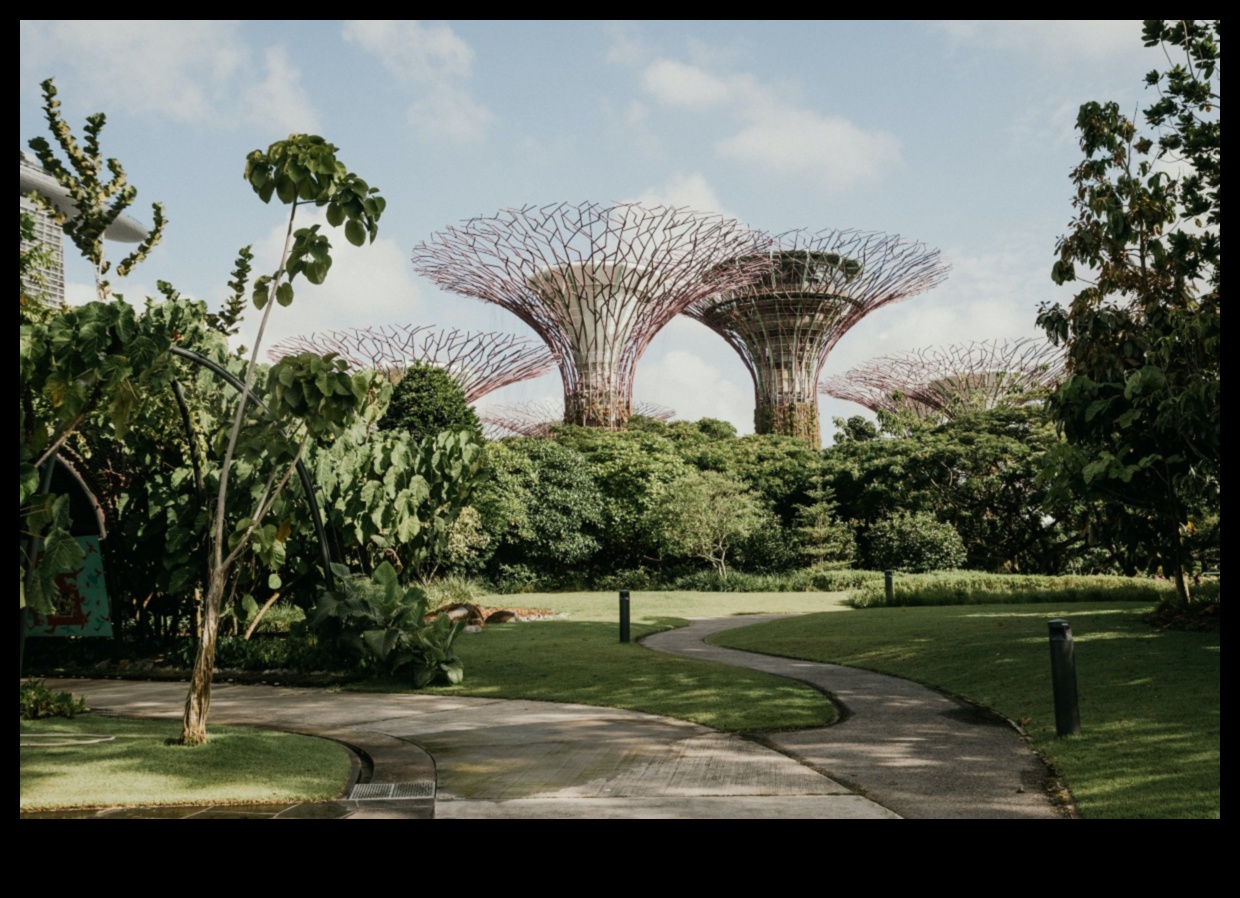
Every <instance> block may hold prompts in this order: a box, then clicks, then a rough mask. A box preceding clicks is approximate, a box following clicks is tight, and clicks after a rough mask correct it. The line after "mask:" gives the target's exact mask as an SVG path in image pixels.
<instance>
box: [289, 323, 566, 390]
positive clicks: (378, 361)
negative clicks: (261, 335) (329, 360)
mask: <svg viewBox="0 0 1240 898" xmlns="http://www.w3.org/2000/svg"><path fill="white" fill-rule="evenodd" d="M301 352H312V353H314V354H315V355H324V354H326V353H329V352H334V353H336V355H338V356H340V358H341V359H343V360H344V361H345V362H346V363H347V364H348V366H349V367H350V368H352V369H353V370H355V371H358V370H372V369H373V370H375V371H384V372H387V373H388V375H389V377H390V378H391V379H392V380H393V381H398V380H399V379H400V376H401V375H402V374H403V373H404V371H405V369H406V368H408V367H409V366H410V365H412V364H415V363H419V362H420V363H424V364H428V365H434V366H435V367H437V368H442V369H443V370H444V371H446V372H447V373H448V375H449V376H450V377H451V378H452V379H453V380H455V381H456V382H457V383H458V384H460V385H461V389H462V390H464V391H465V401H466V402H470V403H472V402H474V401H476V400H478V399H480V398H481V397H483V396H485V395H486V394H487V393H490V392H491V391H492V390H498V389H499V388H500V387H504V386H507V385H508V384H515V383H517V382H519V381H523V380H529V379H530V378H533V377H538V376H540V375H542V374H546V373H547V372H548V371H550V370H551V369H552V368H553V367H555V357H554V356H553V355H552V354H551V353H550V351H548V350H547V348H546V347H545V346H541V345H539V344H538V343H536V342H535V341H533V340H527V339H525V338H524V337H517V336H513V335H512V334H500V333H490V332H487V331H461V330H457V329H456V328H452V329H451V330H441V329H439V328H436V327H434V326H433V325H414V324H404V325H400V324H391V325H387V326H384V327H378V328H373V327H368V328H355V329H353V330H345V331H335V330H333V331H324V332H322V333H313V334H310V335H308V336H303V337H290V338H289V339H287V340H283V341H281V342H279V343H277V344H276V345H275V346H273V347H272V348H271V349H269V350H268V351H267V355H268V356H269V357H270V358H271V360H272V361H273V362H276V361H279V360H280V359H282V358H284V357H285V356H286V355H296V354H297V353H301Z"/></svg>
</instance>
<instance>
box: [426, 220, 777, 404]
mask: <svg viewBox="0 0 1240 898" xmlns="http://www.w3.org/2000/svg"><path fill="white" fill-rule="evenodd" d="M768 246H769V238H767V237H766V236H765V235H763V234H761V233H759V232H757V231H753V230H751V229H749V228H746V227H744V226H743V225H741V224H740V223H738V222H735V221H732V220H730V219H726V218H723V217H720V216H717V215H706V214H700V213H695V212H690V211H688V210H685V209H677V208H672V207H668V206H643V205H640V204H637V203H621V204H617V205H612V206H604V205H599V204H595V203H584V204H580V205H572V204H568V203H561V204H558V205H550V206H542V207H533V206H527V207H525V208H522V209H507V210H504V211H501V212H499V213H498V214H496V215H494V216H492V217H489V218H475V219H473V220H471V221H468V222H466V223H465V224H463V225H462V226H460V227H450V228H448V229H447V230H446V231H444V232H442V233H439V234H436V235H435V236H434V237H432V238H431V240H430V241H428V242H426V243H422V244H420V245H419V246H417V247H415V249H414V252H413V262H414V267H415V268H416V269H417V270H418V271H419V272H420V273H421V274H423V275H425V276H426V277H428V278H430V279H431V280H433V281H434V282H435V283H437V284H438V285H440V286H441V287H444V288H446V289H448V290H452V291H453V292H456V293H461V294H464V295H466V296H473V297H476V298H477V299H481V300H484V301H486V302H491V303H495V304H496V305H499V306H502V307H503V308H505V309H507V310H508V311H510V312H512V313H513V314H515V315H516V316H517V317H518V318H520V319H521V320H522V321H524V322H525V323H526V324H528V325H529V326H530V327H531V328H533V329H534V331H535V332H536V333H537V334H538V335H539V336H540V337H542V339H543V340H544V341H545V342H546V344H547V346H548V347H550V349H551V352H552V354H554V355H555V356H556V357H557V359H558V362H559V365H560V373H561V375H562V376H563V379H564V421H565V423H569V424H583V425H587V426H596V427H607V428H619V427H622V426H623V425H624V422H625V421H626V420H627V419H628V418H629V416H630V415H631V414H632V413H633V409H632V391H633V375H634V371H635V368H636V365H637V361H638V359H640V358H641V356H642V353H643V352H645V350H646V347H647V346H649V345H650V341H651V340H652V339H653V338H654V336H655V334H657V333H658V332H659V330H660V329H661V328H662V327H663V326H664V325H665V324H667V323H668V322H669V321H670V320H671V319H672V318H674V317H675V316H676V315H678V314H679V313H680V312H682V311H683V310H684V309H685V308H686V307H687V306H688V305H689V304H690V303H692V302H694V301H696V300H699V299H701V298H703V297H705V296H708V295H711V294H714V293H719V292H721V291H727V290H735V289H738V288H740V287H742V286H744V285H745V284H748V283H750V282H751V281H753V280H754V279H755V278H756V277H757V275H758V271H759V266H758V265H757V264H755V261H754V260H755V259H756V254H758V253H761V252H764V251H765V250H766V249H767V248H768ZM729 259H732V260H737V259H741V260H750V261H741V262H739V263H735V264H732V265H730V266H729V265H724V263H725V262H726V261H727V260H729Z"/></svg>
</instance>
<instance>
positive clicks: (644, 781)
mask: <svg viewBox="0 0 1240 898" xmlns="http://www.w3.org/2000/svg"><path fill="white" fill-rule="evenodd" d="M763 619H765V618H763V617H755V616H745V617H731V618H723V619H716V620H702V621H695V622H694V623H693V625H692V626H690V627H687V628H684V629H681V630H675V631H670V632H667V633H662V634H658V635H657V636H654V637H650V638H649V639H647V640H646V642H645V644H646V645H647V646H648V647H650V648H652V649H656V650H659V651H668V652H672V653H675V654H683V655H687V656H690V657H698V658H705V659H709V660H712V661H721V662H723V663H729V664H739V665H740V666H745V667H753V668H756V669H759V670H766V671H769V672H772V673H778V674H782V675H784V676H790V677H793V678H795V679H799V680H804V681H806V682H808V683H811V684H812V685H814V686H816V687H818V688H820V689H824V690H825V691H827V692H828V693H830V694H831V695H832V696H833V697H834V698H835V699H836V700H837V701H839V702H840V703H841V704H842V705H843V707H844V710H845V714H846V716H845V719H844V720H843V722H841V723H839V724H837V725H835V726H832V727H827V728H823V729H817V730H803V731H797V732H793V733H779V734H767V735H764V736H762V737H754V738H747V737H745V736H742V735H739V734H727V733H718V732H715V731H713V730H710V729H707V728H705V727H701V726H698V725H696V724H692V723H687V722H684V721H678V720H671V719H669V718H664V717H656V716H654V715H650V714H640V713H637V712H632V711H621V710H616V709H612V708H596V707H589V706H584V705H568V704H554V703H548V702H530V701H506V700H498V699H482V698H449V697H442V696H428V695H369V694H361V693H337V692H327V691H325V690H312V689H293V688H281V687H269V686H236V685H229V684H220V685H217V686H216V687H215V688H214V690H213V697H212V704H211V722H212V723H215V724H239V725H252V726H266V727H273V728H276V729H281V730H289V731H293V732H301V733H308V734H312V735H317V736H322V737H326V738H332V739H336V740H337V741H340V742H343V743H345V744H346V745H349V746H350V747H352V748H353V749H354V753H355V757H356V758H357V759H358V761H357V764H356V770H355V775H354V777H353V778H352V782H351V784H350V787H349V789H348V790H347V795H346V797H345V798H343V799H341V800H339V801H335V802H327V803H324V804H302V805H289V804H279V805H271V806H264V807H247V808H182V809H126V810H123V811H122V810H117V809H112V810H106V811H100V812H91V815H92V816H108V817H111V816H128V817H135V816H138V817H146V816H159V817H188V816H194V817H204V816H205V817H241V816H263V817H277V818H288V817H302V818H304V817H318V818H333V817H334V818H340V817H349V818H376V817H381V818H395V817H400V818H429V817H432V816H433V817H437V818H474V817H477V818H496V817H511V818H534V817H579V818H601V817H627V818H634V817H642V818H656V817H669V818H708V817H721V818H783V817H801V818H820V819H845V818H884V817H885V818H891V817H900V816H903V817H1055V816H1060V815H1059V814H1058V812H1057V811H1056V810H1055V808H1054V807H1053V806H1052V804H1051V802H1050V801H1049V800H1048V799H1047V797H1046V795H1045V793H1044V791H1043V788H1042V786H1043V780H1044V779H1045V770H1044V769H1043V767H1042V766H1041V764H1040V763H1039V762H1038V760H1037V758H1036V756H1035V755H1034V754H1033V752H1032V751H1030V750H1029V748H1028V747H1027V746H1026V745H1025V743H1024V741H1023V740H1022V738H1021V737H1020V735H1019V734H1018V733H1017V732H1016V730H1015V729H1014V728H1012V727H1011V726H1010V725H1008V724H1006V723H1003V722H1000V721H995V720H994V719H993V718H991V717H989V716H987V715H985V714H982V713H979V712H977V711H975V710H974V709H972V708H970V707H968V706H966V705H962V704H960V703H957V702H955V701H952V700H950V699H947V698H945V697H943V696H941V695H939V694H938V693H935V692H933V691H931V690H929V689H926V688H924V687H921V686H917V685H915V684H912V683H909V682H907V681H904V680H897V679H895V678H892V677H886V676H882V675H880V674H871V673H866V672H864V671H857V670H852V669H850V668H844V667H838V666H836V665H827V664H811V663H809V662H800V661H792V660H788V659H779V658H772V657H767V656H762V655H750V654H748V653H744V652H735V651H731V650H728V649H719V648H715V647H713V646H708V645H706V644H705V643H703V642H702V639H703V638H705V636H706V635H708V634H710V633H713V632H718V631H719V630H721V629H726V628H728V627H735V626H746V625H748V624H751V623H756V622H758V621H760V620H763ZM48 686H49V687H51V688H54V689H69V690H72V691H74V692H76V693H79V694H81V695H84V696H85V697H86V700H87V702H88V704H89V705H90V706H91V707H92V708H95V709H99V710H104V711H107V712H110V713H114V714H122V715H126V716H138V717H161V718H172V719H176V718H179V717H180V715H181V709H182V706H183V703H184V701H185V689H186V686H185V684H184V683H152V682H141V681H132V680H130V681H126V680H49V681H48ZM67 815H69V814H66V815H60V816H67ZM71 815H72V816H83V813H82V812H73V813H72V814H71Z"/></svg>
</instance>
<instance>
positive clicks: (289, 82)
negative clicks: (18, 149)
mask: <svg viewBox="0 0 1240 898" xmlns="http://www.w3.org/2000/svg"><path fill="white" fill-rule="evenodd" d="M21 43H22V47H21V55H22V70H23V74H24V75H29V76H30V80H33V81H41V80H42V79H43V78H44V77H46V75H47V74H51V73H56V75H57V84H58V86H59V87H60V88H61V89H62V90H66V89H67V90H69V91H71V92H72V94H73V95H74V97H75V98H76V99H78V100H80V101H81V102H83V103H87V104H90V105H91V106H102V107H107V108H118V107H124V108H125V109H127V110H129V111H131V112H134V113H138V114H144V115H152V116H161V117H165V118H169V119H172V120H174V121H179V122H187V123H191V124H197V125H202V126H206V127H212V128H221V129H222V128H233V127H235V126H236V125H237V124H239V123H246V124H251V123H262V124H271V123H272V122H276V123H278V124H279V125H280V126H281V127H282V128H287V129H288V130H294V129H300V130H314V131H317V130H318V117H317V115H316V114H315V112H314V108H313V106H312V104H311V103H310V100H309V97H308V95H307V94H306V91H305V90H304V88H303V87H302V85H301V74H300V72H299V71H298V70H297V69H296V68H294V67H293V66H292V65H291V64H290V63H289V61H288V58H287V56H286V55H285V53H284V51H283V50H282V49H280V48H278V47H271V48H268V49H266V50H265V51H264V52H263V53H259V52H258V51H256V50H255V49H254V48H252V47H250V46H249V45H248V44H247V43H246V42H245V41H244V40H243V39H242V37H241V35H240V33H239V28H238V26H237V24H236V23H233V22H216V21H206V22H189V21H92V22H80V21H52V20H45V21H41V22H24V23H22V26H21Z"/></svg>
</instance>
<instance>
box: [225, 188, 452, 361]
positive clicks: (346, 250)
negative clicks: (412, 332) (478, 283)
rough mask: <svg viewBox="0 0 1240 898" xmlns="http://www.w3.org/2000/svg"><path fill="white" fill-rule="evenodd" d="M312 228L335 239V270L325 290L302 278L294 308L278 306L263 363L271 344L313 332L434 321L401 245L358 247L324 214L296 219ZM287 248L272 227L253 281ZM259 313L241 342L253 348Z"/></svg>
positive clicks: (258, 247)
mask: <svg viewBox="0 0 1240 898" xmlns="http://www.w3.org/2000/svg"><path fill="white" fill-rule="evenodd" d="M313 224H319V225H321V226H322V227H321V231H322V232H323V233H325V234H326V235H327V236H328V239H330V240H331V243H332V267H331V271H330V272H328V275H327V279H326V280H325V281H324V282H323V284H322V285H321V286H317V287H316V286H314V285H313V284H310V283H309V282H307V281H306V280H305V279H304V278H298V279H297V280H295V281H294V282H293V288H294V290H295V291H296V295H295V296H294V298H293V303H292V305H291V306H289V307H288V308H280V307H276V308H275V309H273V310H272V312H271V318H270V320H269V322H268V325H267V331H266V333H265V334H264V336H263V349H262V352H261V353H260V356H261V357H262V358H263V359H264V360H265V359H266V350H267V349H269V348H270V347H271V345H272V344H273V343H276V342H277V341H279V340H283V339H285V338H287V337H295V336H301V335H303V334H309V333H312V332H314V331H322V330H331V329H337V330H340V329H346V328H353V327H370V326H372V325H377V324H407V323H409V322H413V321H416V322H418V323H427V324H430V323H435V322H431V321H426V320H425V311H424V309H423V308H422V301H421V297H420V296H419V292H418V288H417V286H416V285H415V284H414V281H413V270H412V266H411V265H410V263H409V260H408V259H407V257H406V254H405V250H404V248H403V247H401V246H399V245H398V244H397V243H396V242H395V241H392V240H387V239H384V238H382V237H381V238H379V239H378V240H376V241H375V242H374V243H373V244H371V243H368V244H365V245H363V246H360V247H355V246H353V245H352V244H351V243H349V242H348V241H347V240H345V239H344V232H343V231H342V230H340V229H338V228H332V227H329V226H328V225H327V224H326V219H325V218H324V215H323V213H322V212H321V211H317V210H316V211H315V212H314V213H312V214H310V215H306V216H304V217H300V216H299V218H298V226H299V227H309V226H311V225H313ZM283 246H284V226H283V225H279V226H277V227H274V228H273V229H272V230H271V231H270V232H269V233H268V234H267V236H266V237H264V238H263V239H262V240H261V241H259V242H257V243H256V244H255V246H254V256H255V260H254V272H255V277H257V276H258V275H259V274H262V273H264V272H270V271H272V270H274V269H275V266H276V262H277V261H278V259H279V255H280V252H281V250H282V248H283ZM261 314H262V313H260V312H259V311H257V310H256V309H254V308H252V307H251V309H250V310H249V311H248V312H247V313H246V321H245V324H244V325H243V329H242V332H241V333H240V334H239V335H238V336H237V337H236V339H237V340H239V341H240V342H242V343H244V344H245V345H246V346H253V345H254V336H255V334H256V333H257V331H258V323H259V319H260V317H261Z"/></svg>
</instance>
